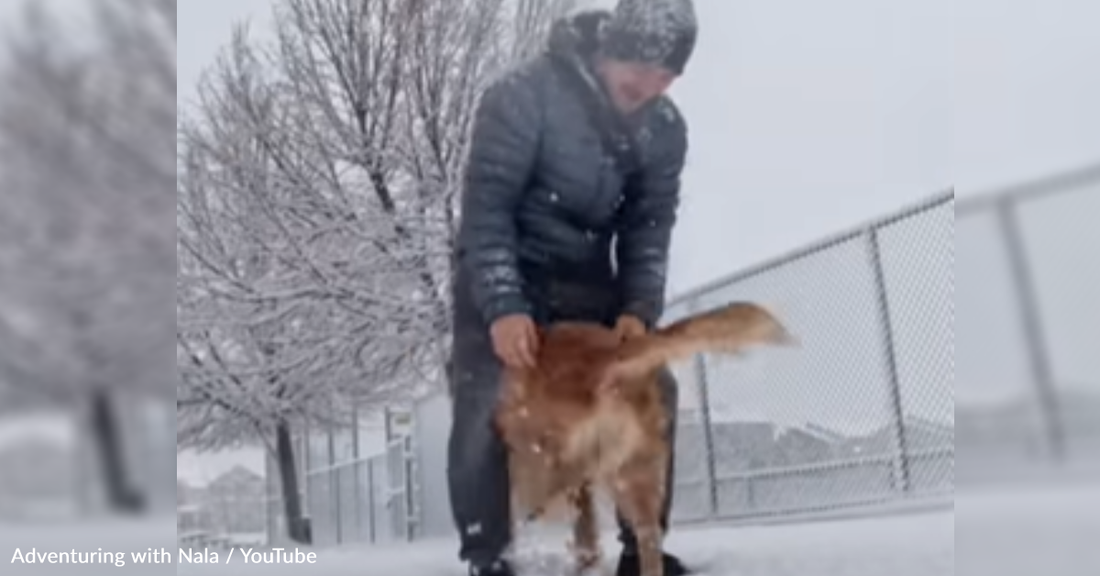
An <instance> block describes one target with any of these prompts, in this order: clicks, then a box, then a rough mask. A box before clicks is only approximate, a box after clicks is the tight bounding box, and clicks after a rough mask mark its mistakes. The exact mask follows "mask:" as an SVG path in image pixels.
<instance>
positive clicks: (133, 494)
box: [91, 389, 146, 514]
mask: <svg viewBox="0 0 1100 576" xmlns="http://www.w3.org/2000/svg"><path fill="white" fill-rule="evenodd" d="M118 424H119V422H118V414H117V413H116V408H115V406H114V404H112V403H111V394H110V392H108V391H107V390H103V389H95V390H93V391H92V394H91V429H92V430H91V432H92V439H93V441H94V442H95V445H96V448H97V451H98V453H99V460H100V463H101V464H102V468H101V471H102V474H103V486H104V491H105V492H106V497H107V506H108V508H109V509H110V510H111V511H112V512H118V513H122V514H140V513H142V512H144V511H145V508H146V501H145V496H144V495H143V494H142V493H141V492H140V491H139V490H138V489H137V488H136V487H134V485H133V484H131V482H130V478H129V474H128V473H127V466H126V457H125V448H124V446H123V444H122V440H121V438H120V437H119V433H118Z"/></svg>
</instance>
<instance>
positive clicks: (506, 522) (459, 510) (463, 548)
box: [447, 271, 679, 565]
mask: <svg viewBox="0 0 1100 576" xmlns="http://www.w3.org/2000/svg"><path fill="white" fill-rule="evenodd" d="M455 280H456V281H455V283H454V286H455V288H454V339H453V348H452V356H451V366H450V369H451V374H450V386H451V395H452V404H453V421H452V425H451V435H450V443H449V447H448V467H447V476H448V485H449V489H450V501H451V510H452V514H453V517H454V521H455V526H456V528H457V530H458V534H459V539H460V544H461V545H460V550H459V557H460V558H461V559H462V560H463V561H466V562H470V563H473V564H475V565H488V564H490V563H492V562H495V561H497V560H498V559H500V558H501V557H502V556H503V555H504V554H505V553H506V552H507V551H508V548H509V546H510V545H511V542H512V525H511V501H510V496H509V489H508V486H509V481H508V465H507V459H506V452H505V446H504V443H503V441H502V439H501V438H500V437H499V435H498V434H497V432H496V429H495V428H494V427H493V424H492V420H493V413H494V410H495V409H496V407H497V403H498V398H499V396H500V374H501V364H500V361H499V360H498V359H497V357H496V355H495V354H494V352H493V345H492V341H491V339H490V335H489V328H488V326H486V325H485V322H484V321H483V320H482V319H481V316H480V315H479V314H478V311H477V310H476V308H475V306H474V304H473V300H472V298H471V297H470V292H469V287H468V282H469V280H468V277H467V275H466V274H465V273H464V272H462V271H459V273H458V275H457V278H456V279H455ZM601 284H602V285H601ZM610 285H611V283H610V282H608V283H600V284H596V285H591V284H588V285H585V284H577V283H564V282H554V281H548V282H545V283H542V286H541V287H539V288H537V292H536V293H535V294H534V295H533V296H534V297H533V298H532V301H534V302H535V304H536V307H537V308H538V311H537V312H536V314H535V316H536V317H535V321H536V322H538V323H540V324H543V323H547V322H554V321H561V320H583V321H595V322H601V323H605V324H608V325H610V324H612V323H613V322H614V320H615V318H616V316H617V310H618V306H617V304H616V303H615V302H614V300H613V299H612V298H610V297H604V295H607V294H610V293H611V292H610V290H609V287H610ZM661 386H662V393H663V397H664V400H665V406H666V408H667V410H668V412H669V417H670V424H671V425H670V426H669V443H670V445H671V446H672V447H673V448H675V445H676V442H675V435H676V416H677V410H678V403H679V398H678V393H677V384H676V381H675V380H674V378H673V376H672V374H671V373H670V372H668V371H665V373H664V374H663V377H662V379H661ZM673 460H675V458H672V459H670V462H669V468H670V469H669V474H668V487H667V489H666V490H665V506H664V509H663V512H662V516H661V525H662V527H663V528H664V529H665V530H666V531H667V530H668V517H669V511H670V508H671V505H672V495H673V489H672V486H673V476H674V468H675V466H674V464H673ZM619 526H620V541H621V542H622V544H623V551H624V553H626V554H631V553H634V552H635V551H636V549H637V541H636V539H635V536H634V534H633V533H632V531H631V530H630V529H629V527H627V526H626V524H625V523H624V522H623V520H622V518H621V516H620V517H619Z"/></svg>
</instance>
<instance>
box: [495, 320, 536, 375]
mask: <svg viewBox="0 0 1100 576" xmlns="http://www.w3.org/2000/svg"><path fill="white" fill-rule="evenodd" d="M490 333H491V334H492V337H493V350H494V351H495V352H496V355H497V357H499V358H500V359H501V361H502V362H504V363H505V364H506V365H508V366H510V367H512V368H534V367H535V366H536V364H537V363H538V361H537V356H538V351H539V350H538V349H539V335H538V330H536V328H535V322H534V320H531V317H530V316H528V315H526V314H512V315H510V316H504V317H503V318H500V319H498V320H497V321H496V322H493V325H492V327H491V328H490Z"/></svg>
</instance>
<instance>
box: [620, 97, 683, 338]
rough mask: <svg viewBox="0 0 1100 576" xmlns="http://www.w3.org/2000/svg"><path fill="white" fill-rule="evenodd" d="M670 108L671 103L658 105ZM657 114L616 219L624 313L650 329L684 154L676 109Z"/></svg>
mask: <svg viewBox="0 0 1100 576" xmlns="http://www.w3.org/2000/svg"><path fill="white" fill-rule="evenodd" d="M662 105H664V106H669V107H671V106H672V105H671V104H670V103H664V104H662ZM667 112H668V113H667V114H666V111H658V114H661V115H662V119H663V120H665V121H667V122H669V125H667V126H664V127H663V128H665V130H661V131H660V132H663V134H662V137H661V140H660V141H658V142H654V143H653V144H652V145H653V146H655V147H656V149H655V150H654V151H653V156H652V158H651V159H650V160H649V162H647V164H646V166H645V167H644V169H643V170H642V173H641V175H640V177H639V178H637V179H636V180H635V182H634V184H633V186H634V187H633V189H632V190H629V191H628V193H627V197H628V202H627V205H626V206H625V207H624V211H623V214H622V219H621V221H620V226H619V233H618V239H617V242H616V252H617V258H618V270H619V291H620V297H621V298H622V301H623V308H622V310H621V311H620V313H621V314H623V315H630V316H635V317H637V318H639V319H640V320H641V321H642V322H643V323H645V325H646V326H647V327H650V328H652V327H653V326H655V325H656V324H657V322H658V320H660V318H661V315H662V314H664V302H665V287H666V284H667V281H668V278H667V276H668V259H669V246H670V244H671V240H672V231H673V228H674V227H675V225H676V219H677V209H678V208H679V204H680V177H681V174H682V172H683V169H684V162H685V157H686V156H687V147H688V146H687V130H686V127H685V125H684V123H683V120H682V119H681V118H680V116H679V114H678V113H677V112H676V111H675V109H673V108H670V110H668V111H667Z"/></svg>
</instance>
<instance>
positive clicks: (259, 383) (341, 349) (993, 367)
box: [0, 0, 1100, 576]
mask: <svg viewBox="0 0 1100 576" xmlns="http://www.w3.org/2000/svg"><path fill="white" fill-rule="evenodd" d="M601 4H602V5H608V4H610V2H603V3H599V2H596V3H588V2H559V1H551V0H545V1H528V0H448V1H447V2H443V1H441V0H440V1H435V0H424V1H421V2H418V3H416V5H415V8H417V10H412V9H410V6H412V4H408V5H406V4H402V3H362V2H357V1H351V0H347V1H343V0H235V1H234V2H231V3H215V2H213V1H212V0H193V1H190V0H189V2H186V3H182V4H181V5H180V6H178V7H177V5H176V2H175V1H174V0H49V1H36V2H33V3H20V2H7V3H3V5H0V40H2V42H0V51H2V52H0V78H3V80H4V83H3V84H4V86H5V89H4V90H3V91H2V92H0V146H2V151H0V552H3V553H4V554H10V553H11V551H12V550H14V549H15V548H17V547H23V548H27V547H30V546H33V545H37V546H38V547H39V549H49V550H68V549H70V548H74V547H75V548H81V549H85V548H86V549H95V548H97V547H103V548H104V549H113V550H125V551H127V552H129V551H131V550H137V551H140V550H145V549H146V548H147V547H164V548H166V549H168V550H172V551H175V550H176V548H177V547H196V548H203V547H209V548H211V549H215V550H223V551H224V550H227V549H228V548H229V547H232V546H236V545H245V546H252V545H259V546H277V545H287V544H291V545H297V546H303V547H305V546H308V547H311V548H313V549H315V550H317V551H320V553H321V554H322V555H323V556H322V557H324V558H328V559H329V560H328V566H329V567H330V572H331V573H334V574H343V573H356V572H355V570H360V571H361V567H362V566H363V565H364V564H365V563H370V564H369V565H372V566H389V567H391V568H392V569H393V570H403V569H408V570H412V568H411V564H409V562H411V561H410V560H409V558H410V556H409V555H408V554H407V551H408V550H409V549H410V547H412V548H411V549H413V550H418V551H423V552H424V553H423V554H418V555H416V556H417V557H418V558H420V559H421V560H422V561H423V562H426V563H427V564H430V565H432V566H433V569H435V570H437V571H438V569H439V567H440V566H448V565H450V564H449V563H450V561H451V558H452V557H453V550H452V547H453V546H452V544H451V538H452V534H451V528H450V526H449V522H450V521H449V509H448V508H447V503H446V493H445V489H444V484H443V483H442V481H443V474H444V467H445V462H444V461H443V454H444V451H443V446H444V441H445V437H446V432H447V426H448V425H449V424H448V423H449V403H448V401H447V398H446V396H445V395H444V394H442V378H441V372H440V358H442V357H444V355H445V350H444V349H443V347H444V346H445V344H444V341H445V338H442V335H444V334H446V331H447V320H446V317H447V314H446V306H447V303H446V297H445V294H446V289H445V286H446V274H445V270H446V266H445V265H443V264H442V262H445V258H446V256H445V253H444V252H443V248H442V247H443V246H445V245H446V239H447V238H448V237H449V233H450V229H451V228H450V227H451V226H452V225H453V222H452V220H451V219H450V218H449V217H448V215H449V214H452V213H453V205H452V202H453V199H454V194H455V192H456V185H455V182H457V175H458V174H459V172H460V168H461V163H462V158H463V152H464V150H465V140H464V136H463V135H464V133H465V132H464V130H465V129H466V128H467V127H468V114H469V112H470V110H471V109H472V108H471V107H472V105H473V103H474V102H475V101H476V97H477V95H478V94H479V93H480V90H481V89H482V88H483V87H484V86H485V84H486V83H487V82H488V81H490V80H491V79H492V78H493V77H494V76H495V74H498V73H499V72H500V71H502V70H505V69H507V68H508V67H509V66H512V65H514V64H515V63H516V62H518V61H519V60H520V59H522V58H524V57H526V56H528V55H530V54H532V53H533V52H535V51H537V50H539V49H540V46H541V42H542V39H543V38H544V34H545V31H546V28H547V26H548V23H549V22H550V21H551V20H552V19H553V18H554V17H555V16H556V15H559V14H563V13H566V12H567V11H569V10H573V9H577V8H583V7H587V6H590V5H601ZM1094 4H1095V3H1089V2H1087V1H1085V0H1053V1H1048V2H1046V3H1044V4H1039V3H1038V2H1034V1H1030V0H1000V1H993V0H972V1H971V2H967V3H964V4H962V5H957V6H951V8H950V10H949V9H948V4H947V3H946V2H945V1H934V2H925V3H920V4H919V5H918V4H913V5H906V6H898V5H883V4H882V3H876V2H873V1H871V0H845V1H844V2H840V3H829V4H828V5H819V3H815V2H810V1H809V0H805V1H802V0H800V1H797V2H788V3H783V4H775V3H751V2H725V1H722V2H718V1H717V0H699V1H698V2H697V5H698V8H697V10H698V12H699V14H700V19H701V21H702V22H703V23H704V29H703V32H702V37H701V39H700V46H699V49H698V52H697V54H696V56H695V58H694V59H693V61H692V65H691V67H690V68H689V73H688V75H687V76H686V77H685V78H684V79H683V80H682V81H681V82H680V83H678V84H677V86H676V88H675V89H674V91H673V97H674V98H675V99H676V101H677V102H678V103H679V104H680V106H681V108H682V109H683V111H684V114H685V115H686V116H687V118H688V120H689V123H690V124H691V126H692V132H693V136H692V138H693V140H692V142H693V144H692V147H693V148H692V153H691V158H690V166H689V168H688V173H687V174H686V177H685V196H686V198H685V206H684V209H683V216H682V221H681V225H680V227H679V229H678V231H677V235H676V240H675V249H674V250H675V254H674V259H673V279H672V286H671V287H670V292H671V297H672V305H671V306H670V309H669V317H668V319H669V320H671V319H673V318H675V317H676V316H677V315H680V314H684V313H688V312H690V311H692V310H696V309H699V308H701V307H705V306H708V305H711V304H715V303H718V302H720V301H725V300H729V299H733V298H754V299H760V300H762V301H764V302H766V303H769V304H770V305H773V306H774V307H775V308H776V309H777V311H778V312H779V313H780V314H781V315H783V316H784V317H785V318H787V319H789V322H790V323H791V324H792V326H793V328H794V329H795V331H796V332H798V333H799V334H800V336H801V337H802V339H803V342H804V343H805V344H806V345H805V347H804V349H803V350H800V351H798V352H793V353H792V352H790V351H784V352H781V353H780V352H767V353H760V354H754V355H753V356H752V357H751V358H748V359H746V360H739V361H737V362H731V361H729V360H722V359H717V358H709V357H707V358H699V359H697V360H696V361H695V362H692V363H689V364H688V365H685V366H681V367H678V369H677V373H678V375H679V377H680V379H681V382H682V387H683V402H682V404H683V405H682V407H681V408H682V414H681V434H680V442H679V446H678V448H679V454H678V466H679V471H680V472H679V474H678V486H677V494H676V503H677V504H676V511H675V515H676V518H677V526H678V527H677V529H676V533H675V534H674V537H673V544H674V545H675V546H678V547H680V549H684V550H687V551H688V552H690V553H691V557H697V558H713V559H714V562H715V563H716V564H715V565H716V566H718V567H717V568H715V570H714V571H715V572H716V573H717V574H719V575H720V576H725V574H727V573H729V574H768V575H769V576H774V575H777V574H783V575H784V576H785V575H787V574H791V575H802V574H813V575H814V576H822V575H824V576H828V575H829V574H836V575H837V576H872V575H874V576H878V575H879V574H885V573H890V574H894V575H895V576H909V575H910V574H912V575H913V576H939V575H946V574H954V571H955V570H956V568H958V569H959V570H960V571H961V572H962V573H964V574H971V575H975V576H987V575H988V576H993V575H996V576H1015V575H1017V574H1019V575H1024V574H1026V575H1028V576H1032V575H1033V574H1037V573H1044V571H1045V572H1046V573H1055V572H1057V573H1059V574H1065V575H1068V576H1072V575H1075V574H1092V573H1095V571H1096V568H1097V567H1098V566H1100V556H1098V551H1097V550H1096V549H1095V546H1094V545H1093V544H1092V540H1093V537H1091V536H1090V535H1094V534H1096V533H1100V524H1098V520H1097V519H1096V518H1097V515H1096V514H1095V513H1090V511H1093V510H1096V509H1097V507H1098V506H1100V463H1098V455H1100V450H1098V448H1100V381H1098V376H1097V374H1098V373H1100V372H1098V368H1100V366H1098V365H1097V363H1098V362H1100V360H1098V359H1097V358H1098V355H1097V353H1096V344H1095V342H1096V341H1097V339H1096V338H1095V337H1092V329H1093V327H1095V326H1097V325H1100V305H1098V304H1097V303H1096V299H1095V298H1093V297H1092V296H1093V295H1094V294H1097V293H1100V290H1098V289H1100V260H1098V259H1097V258H1095V257H1094V255H1093V253H1094V252H1095V246H1096V245H1097V241H1098V240H1100V237H1098V236H1097V232H1096V227H1095V226H1094V225H1093V219H1095V217H1096V215H1097V214H1100V109H1098V108H1097V107H1096V106H1095V104H1094V103H1095V102H1100V76H1098V75H1097V74H1096V73H1094V72H1093V68H1095V66H1094V65H1093V61H1094V60H1095V56H1096V55H1097V54H1100V37H1098V36H1097V35H1096V34H1095V33H1094V30H1093V26H1092V24H1091V23H1093V22H1095V21H1096V20H1097V18H1098V17H1100V9H1098V8H1097V7H1096V6H1095V5H1094ZM414 12H415V15H416V16H417V17H416V18H412V17H409V16H410V14H413V13H414ZM397 16H405V17H407V18H397ZM181 17H182V18H181ZM178 19H182V23H183V35H182V39H181V41H180V42H178V43H177V40H176V33H177V26H178V22H177V20H178ZM394 22H399V24H394ZM347 30H350V31H351V33H350V34H347V35H344V34H342V33H338V31H347ZM444 31H445V32H446V33H444ZM402 42H404V43H402ZM395 45H401V46H405V47H406V48H407V52H403V53H402V54H404V56H403V57H402V58H398V57H396V56H394V55H393V54H394V53H393V52H392V51H389V50H388V49H389V48H391V47H393V46H395ZM177 53H178V54H177ZM365 54H376V55H377V59H371V58H367V57H366V56H363V55H365ZM177 66H178V71H177ZM169 71H171V72H172V74H171V75H169V74H168V72H169ZM341 71H344V72H345V73H349V72H348V71H351V72H350V73H353V75H354V81H353V82H340V81H338V79H339V78H340V73H341ZM177 80H182V85H181V86H180V87H178V88H177V86H176V84H177ZM170 86H171V87H172V88H175V92H176V113H175V122H176V124H175V130H174V132H173V134H174V135H175V139H174V140H175V143H176V147H175V156H174V160H175V162H174V167H175V176H176V179H175V182H176V187H177V192H176V202H177V224H176V229H175V233H174V234H170V233H168V228H167V223H166V221H161V220H160V219H159V214H161V213H166V202H167V190H166V187H167V181H168V176H167V174H168V169H167V165H168V161H167V158H168V157H169V152H168V150H169V146H168V138H167V134H168V128H167V120H168V117H169V105H168V104H167V96H168V90H167V88H168V87H170ZM383 91H384V92H383ZM382 96H389V97H393V98H395V100H394V101H396V102H399V103H400V105H398V106H395V107H381V106H377V105H374V104H372V103H376V102H378V101H379V99H380V98H382ZM162 131H163V132H162ZM162 187H163V188H162ZM162 204H163V205H162ZM170 240H174V242H175V244H176V247H177V254H176V260H177V276H176V306H177V320H176V335H177V342H176V344H177V348H176V350H177V371H176V376H175V378H173V379H168V378H167V377H166V374H167V370H166V366H165V365H161V364H160V363H159V359H160V358H161V357H160V355H159V354H160V353H161V351H162V348H163V349H164V350H163V351H164V352H165V354H166V344H167V342H166V340H165V341H161V340H160V338H161V337H165V338H166V335H167V334H168V332H167V317H166V316H165V315H163V314H162V313H161V311H162V310H164V309H166V305H167V303H166V299H167V280H168V276H167V274H168V269H167V267H166V262H167V260H168V257H167V245H168V243H169V242H170ZM956 247H957V248H959V249H960V250H959V251H961V253H962V255H961V258H959V259H958V260H956ZM956 263H957V265H956ZM957 309H958V313H956V310H957ZM956 319H958V320H959V322H958V323H956ZM162 324H163V325H162ZM170 380H171V381H174V383H175V387H176V412H175V414H174V415H173V414H172V413H171V412H170V410H171V408H170V405H169V404H168V402H169V394H170V390H171V386H170V384H171V382H170ZM956 421H958V427H959V428H961V430H958V432H959V435H958V436H956V434H955V433H956ZM172 438H175V444H176V449H175V454H176V461H175V464H172V462H171V460H170V459H169V457H170V455H171V452H170V451H169V447H168V444H169V442H170V439H172ZM956 447H958V449H959V451H961V453H962V459H961V462H960V467H959V468H960V474H959V475H956V467H955V455H956ZM171 470H175V473H176V474H175V476H176V482H175V488H176V500H175V502H174V503H173V502H172V500H171V497H170V492H169V490H170V487H171V486H172V483H171V481H170V476H169V474H170V471H171ZM956 478H958V483H956ZM956 504H958V505H959V509H958V513H959V515H958V516H956ZM173 512H174V513H173ZM173 520H174V521H175V526H174V527H173V526H172V521H173ZM955 528H959V529H961V531H962V534H961V537H959V538H957V539H956V538H955V533H954V530H955ZM173 529H174V532H173ZM173 533H175V535H176V538H175V540H174V542H175V543H173V540H172V539H171V535H172V534H173ZM692 537H695V538H697V540H695V541H690V538H692ZM693 542H695V543H693ZM731 543H735V544H736V545H733V544H731ZM731 546H733V547H734V548H735V550H734V551H733V552H730V549H731ZM956 548H957V549H958V550H957V551H958V556H956ZM870 550H874V552H873V553H872V552H870ZM731 555H732V556H736V559H733V560H731V559H730V558H728V557H727V556H731ZM732 556H731V557H732ZM223 557H224V556H223ZM433 563H434V564H433ZM176 568H177V567H175V566H161V567H151V566H149V565H144V566H136V567H135V566H130V569H131V570H135V571H136V570H139V569H140V570H142V571H143V573H148V571H149V570H154V571H157V570H160V569H163V570H165V571H167V570H169V569H173V570H175V569H176ZM178 568H179V573H192V572H190V571H195V573H198V572H199V571H200V570H199V569H198V568H196V567H193V566H189V567H184V566H179V567H178ZM106 569H107V568H106V567H104V570H106ZM111 569H112V570H117V568H111ZM206 569H207V571H217V570H218V569H221V570H222V571H227V573H232V574H239V573H243V572H244V570H245V569H244V568H242V567H234V566H210V567H206ZM302 569H303V568H302V567H286V566H284V567H282V570H284V571H295V570H302ZM20 570H28V572H27V573H31V572H30V571H29V570H30V567H28V566H22V567H20V566H16V567H15V572H14V573H16V574H19V573H22V572H20ZM42 570H43V568H42V567H36V568H35V572H33V573H40V572H41V571H42ZM89 570H91V569H89ZM265 570H266V571H265V572H263V573H264V574H270V573H272V572H274V571H275V569H271V568H267V569H265ZM829 570H832V572H829ZM58 573H62V574H64V573H68V572H64V571H59V572H58ZM91 573H95V572H91ZM405 573H410V574H412V573H411V572H405ZM426 573H428V572H426ZM433 573H438V572H433Z"/></svg>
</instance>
